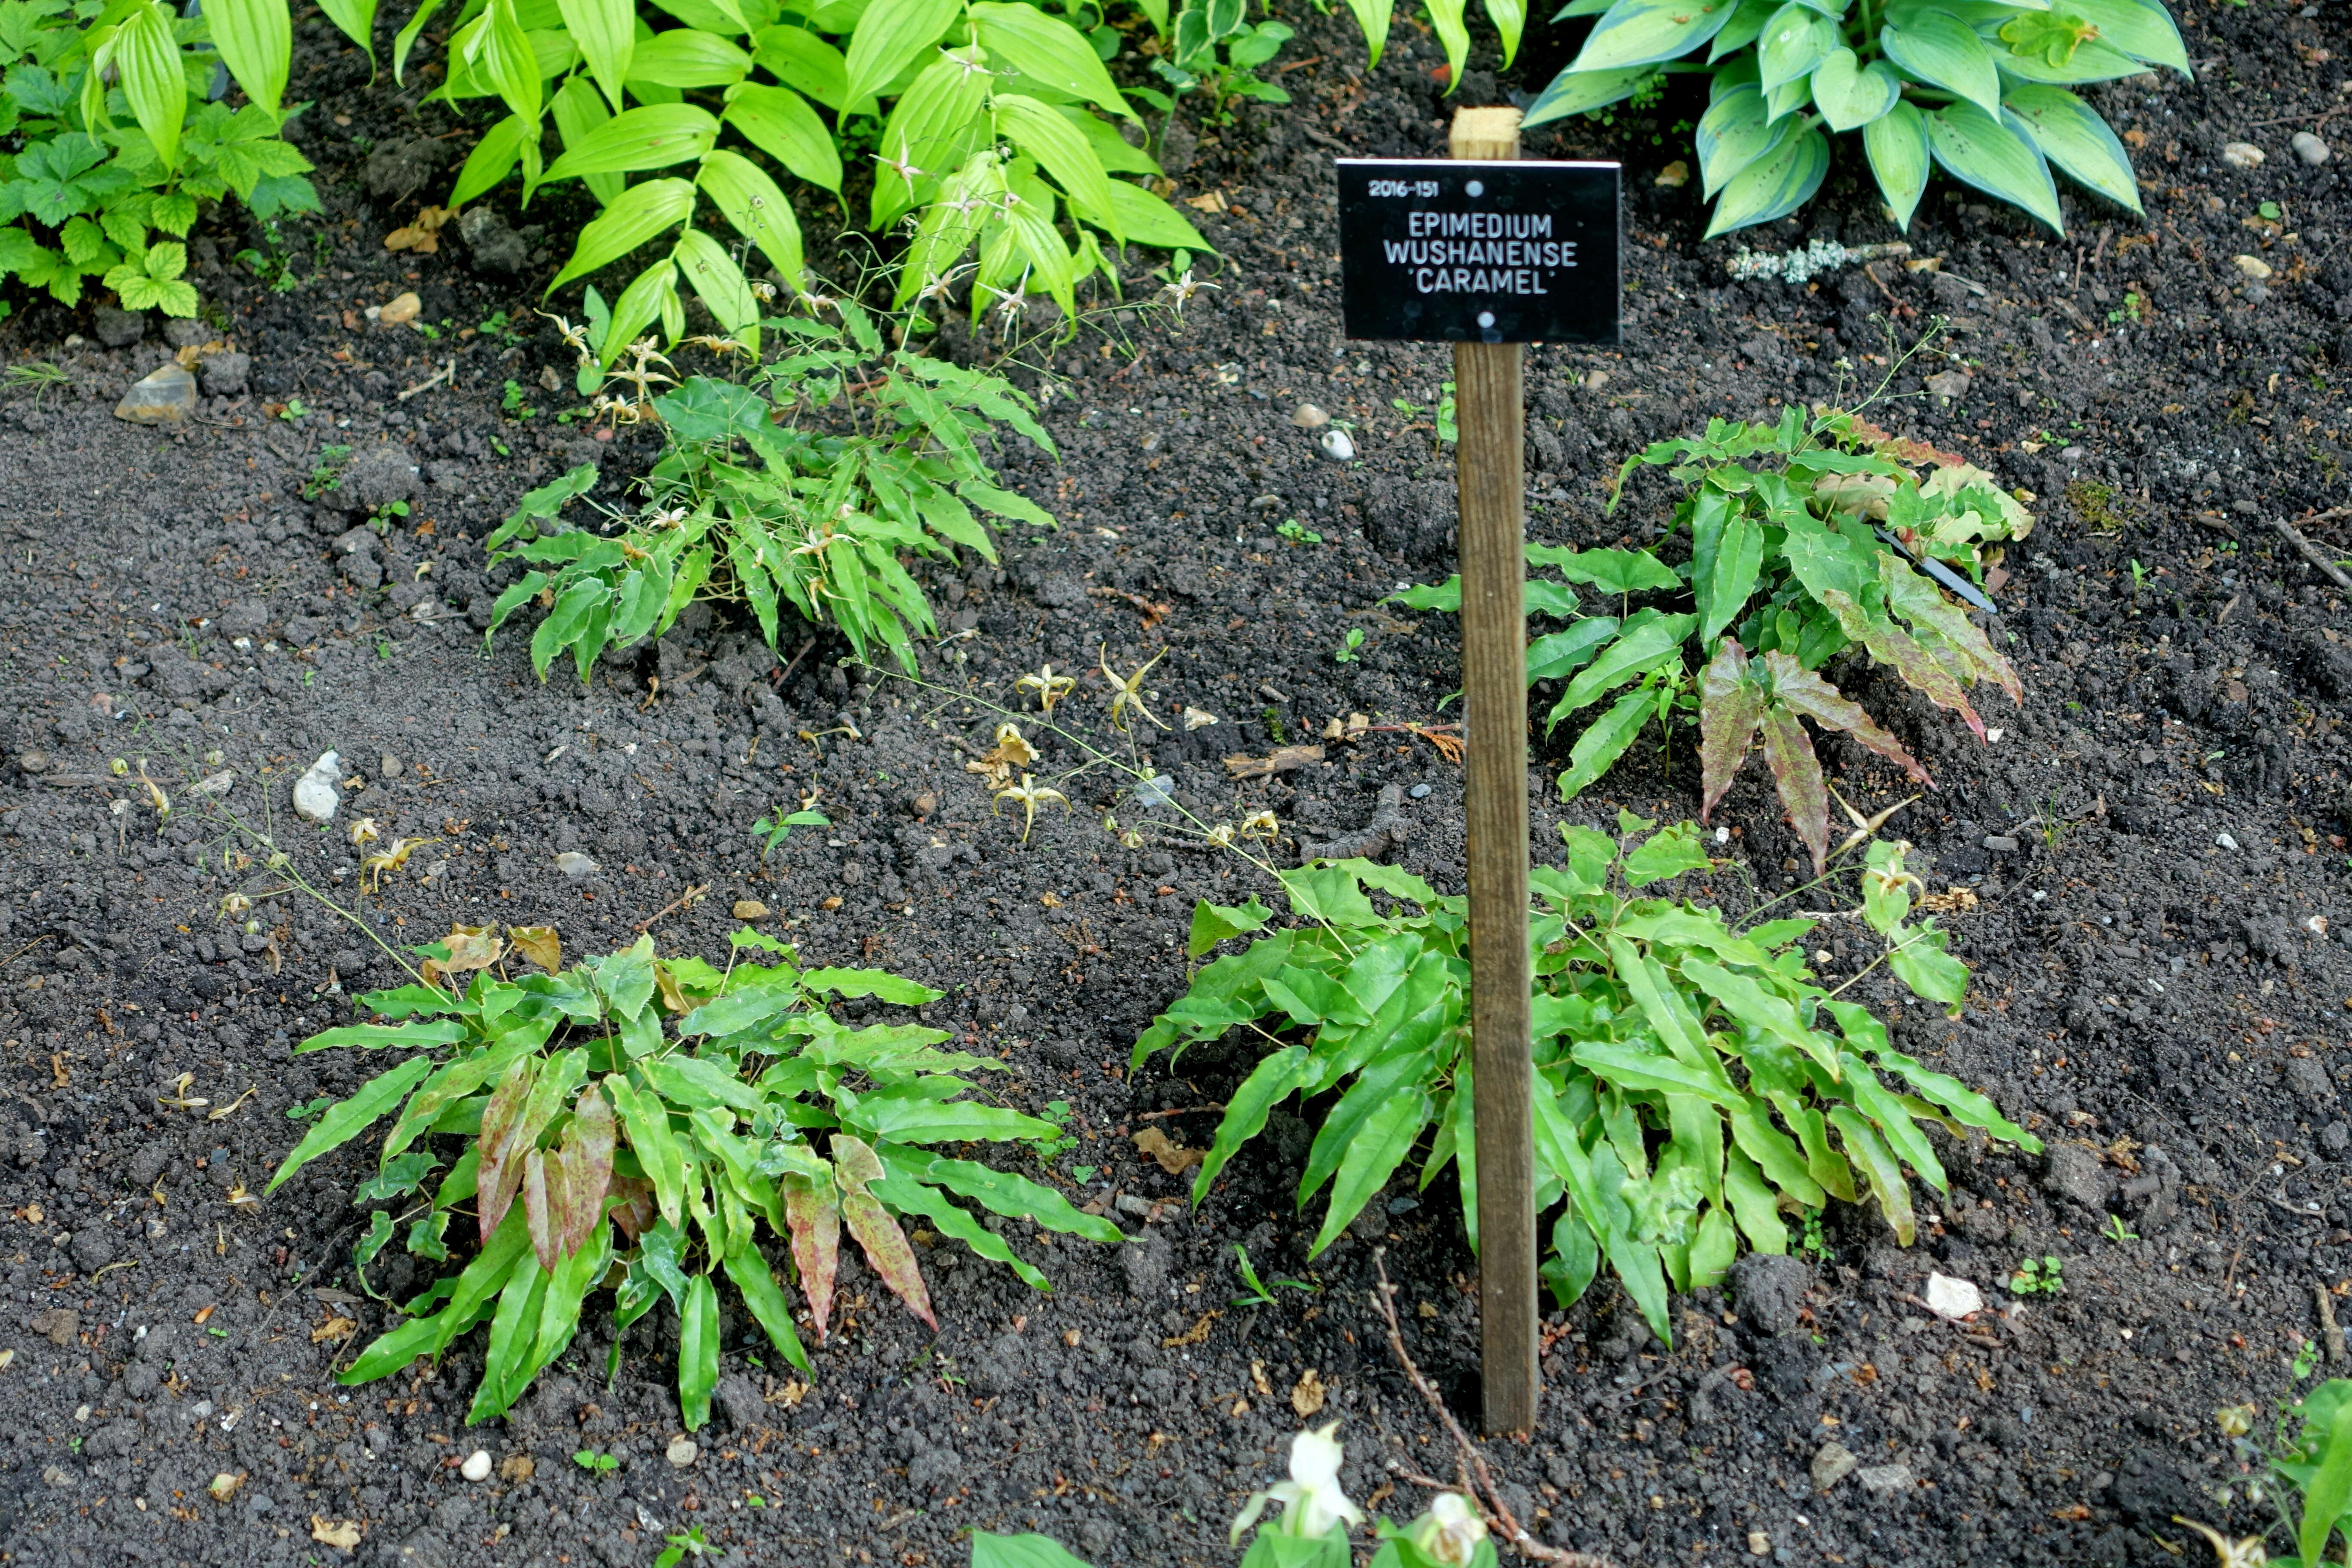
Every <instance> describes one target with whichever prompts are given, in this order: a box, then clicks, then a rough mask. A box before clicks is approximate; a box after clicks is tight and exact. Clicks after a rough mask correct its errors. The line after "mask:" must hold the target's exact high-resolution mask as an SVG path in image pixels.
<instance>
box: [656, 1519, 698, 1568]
mask: <svg viewBox="0 0 2352 1568" xmlns="http://www.w3.org/2000/svg"><path fill="white" fill-rule="evenodd" d="M662 1539H663V1540H664V1541H666V1542H669V1547H668V1549H667V1551H665V1552H663V1553H662V1554H661V1555H660V1556H658V1557H656V1558H655V1559H654V1568H677V1565H678V1564H679V1563H683V1562H685V1561H686V1560H687V1559H688V1557H701V1556H704V1555H706V1554H707V1553H709V1551H710V1549H711V1548H710V1542H708V1541H706V1540H704V1539H703V1536H702V1526H700V1525H698V1524H697V1525H692V1526H689V1527H688V1530H687V1531H686V1533H685V1534H683V1535H665V1536H663V1537H662Z"/></svg>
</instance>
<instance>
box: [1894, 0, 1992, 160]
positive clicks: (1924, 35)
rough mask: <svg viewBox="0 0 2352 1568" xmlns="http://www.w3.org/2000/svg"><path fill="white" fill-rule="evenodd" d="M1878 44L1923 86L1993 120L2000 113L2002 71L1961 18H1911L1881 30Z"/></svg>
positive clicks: (1929, 14) (1918, 14) (1921, 14)
mask: <svg viewBox="0 0 2352 1568" xmlns="http://www.w3.org/2000/svg"><path fill="white" fill-rule="evenodd" d="M1878 42H1879V47H1881V48H1883V49H1885V51H1886V58H1888V59H1890V60H1892V61H1894V62H1895V64H1896V65H1897V66H1900V67H1901V68H1903V69H1905V70H1906V71H1909V72H1910V73H1911V74H1912V75H1913V76H1916V77H1917V78H1918V79H1920V80H1921V81H1925V82H1932V83H1934V84H1935V85H1936V86H1937V87H1940V88H1946V89H1949V90H1951V91H1953V92H1956V93H1958V94H1959V95H1960V97H1961V98H1963V99H1965V100H1968V101H1969V102H1970V103H1972V104H1974V105H1976V106H1977V107H1978V108H1979V109H1981V110H1984V111H1985V112H1986V113H1987V114H1989V115H1990V114H1996V113H1998V112H2000V68H1998V67H1997V66H1995V64H1994V63H1993V57H1992V51H1991V50H1990V49H1989V48H1987V47H1985V42H1984V40H1983V39H1982V38H1979V37H1977V35H1976V33H1975V31H1974V30H1973V29H1972V28H1970V27H1969V26H1968V25H1967V24H1966V23H1964V22H1962V21H1960V20H1959V19H1958V18H1957V17H1954V16H1949V15H1948V14H1946V13H1944V12H1941V11H1924V10H1923V11H1915V12H1907V13H1906V15H1905V21H1904V24H1903V25H1902V26H1896V25H1895V24H1894V23H1892V22H1889V23H1888V24H1886V26H1884V27H1882V28H1880V29H1879V33H1878ZM1970 183H1971V184H1973V183H1974V182H1970Z"/></svg>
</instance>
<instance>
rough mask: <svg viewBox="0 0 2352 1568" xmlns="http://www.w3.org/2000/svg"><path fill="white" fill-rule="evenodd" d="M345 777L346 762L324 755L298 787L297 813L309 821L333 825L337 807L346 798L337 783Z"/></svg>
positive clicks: (334, 755)
mask: <svg viewBox="0 0 2352 1568" xmlns="http://www.w3.org/2000/svg"><path fill="white" fill-rule="evenodd" d="M342 776H343V760H342V758H341V757H339V756H337V755H336V754H335V753H334V752H321V753H320V757H319V760H318V761H317V762H315V763H311V764H310V768H309V769H308V770H307V771H306V772H305V773H303V774H302V776H301V777H300V778H299V779H298V780H296V781H295V784H294V811H295V814H296V815H297V816H300V817H302V818H303V819H304V820H305V821H309V822H332V821H333V820H334V819H335V807H336V806H338V805H341V804H342V798H343V797H342V796H341V795H338V794H337V793H336V792H335V784H336V782H337V781H338V780H340V779H341V777H342Z"/></svg>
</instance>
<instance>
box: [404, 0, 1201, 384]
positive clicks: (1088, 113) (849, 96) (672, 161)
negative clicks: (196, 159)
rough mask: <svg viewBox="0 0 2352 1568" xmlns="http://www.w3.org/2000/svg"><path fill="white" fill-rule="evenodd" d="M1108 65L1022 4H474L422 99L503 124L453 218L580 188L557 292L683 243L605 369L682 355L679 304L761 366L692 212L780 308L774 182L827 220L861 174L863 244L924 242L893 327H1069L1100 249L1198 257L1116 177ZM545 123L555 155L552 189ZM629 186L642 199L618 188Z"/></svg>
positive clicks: (1118, 163)
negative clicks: (942, 299) (967, 315)
mask: <svg viewBox="0 0 2352 1568" xmlns="http://www.w3.org/2000/svg"><path fill="white" fill-rule="evenodd" d="M442 3H443V0H425V4H424V5H421V6H420V7H419V8H418V10H417V12H416V15H415V17H413V18H412V19H411V21H410V22H409V23H408V25H407V26H405V27H404V28H403V29H402V31H401V34H400V37H399V39H398V41H397V43H396V45H395V47H394V70H395V72H399V71H402V70H404V68H405V67H406V63H407V59H408V56H409V52H410V50H411V49H412V48H413V47H414V46H415V42H416V40H417V38H418V37H419V36H420V34H421V32H422V29H423V27H424V26H425V23H426V22H427V21H428V20H429V19H430V18H431V17H433V16H435V15H436V14H437V12H438V11H439V9H440V6H441V5H442ZM673 23H683V24H685V25H684V26H673V25H670V24H673ZM1160 25H1161V26H1164V25H1165V16H1161V17H1160ZM1117 43H1118V35H1117V34H1116V33H1115V32H1112V31H1110V30H1109V29H1108V28H1103V27H1097V28H1095V29H1094V30H1093V33H1092V35H1091V36H1090V35H1089V34H1088V33H1087V32H1082V31H1080V30H1079V28H1078V27H1077V26H1075V25H1073V23H1072V22H1071V21H1069V20H1066V19H1065V18H1064V17H1062V16H1054V15H1052V14H1050V13H1049V12H1047V11H1046V10H1045V9H1043V8H1041V7H1040V6H1037V5H1026V4H1021V3H1018V0H970V3H968V4H967V3H965V0H824V3H822V4H815V5H811V4H807V3H806V0H791V3H789V4H785V3H782V0H663V5H661V6H660V7H659V8H658V9H656V8H655V7H653V6H646V7H642V8H641V7H639V6H638V5H636V4H635V0H466V4H465V5H464V6H463V8H462V9H461V10H460V11H459V13H458V16H457V22H456V25H455V26H453V27H452V29H451V30H450V32H449V35H448V41H447V49H446V78H445V79H444V80H443V82H442V84H441V86H440V87H439V88H438V89H436V90H435V92H434V94H433V96H434V97H436V98H439V99H443V100H447V101H450V102H453V103H457V102H464V101H467V100H476V99H485V98H494V99H496V100H499V102H500V103H502V104H503V105H504V107H505V108H506V110H507V113H506V115H505V117H504V118H502V119H500V120H499V121H497V122H496V123H495V124H493V125H492V126H491V127H490V128H489V130H488V132H485V133H484V135H483V136H482V138H481V140H480V142H478V143H477V145H476V146H475V148H474V150H473V152H472V153H471V154H470V155H469V156H468V157H467V161H466V163H465V165H464V167H463V168H462V169H461V170H460V171H459V174H458V176H457V184H456V187H455V189H454V190H453V192H452V194H451V196H450V205H452V206H457V205H462V204H464V203H466V202H469V201H472V200H474V199H475V198H477V197H478V196H480V195H484V194H486V193H488V191H490V190H491V189H493V188H495V187H496V186H497V185H499V184H500V183H501V182H502V181H504V180H505V179H507V178H508V176H509V174H513V173H514V172H515V171H516V170H517V168H518V167H520V172H521V176H522V187H523V189H522V196H523V200H524V202H525V204H526V205H527V204H528V203H529V202H530V199H531V197H532V196H533V195H535V194H536V193H537V191H538V190H539V188H540V187H541V185H543V184H551V183H555V182H560V181H564V180H569V179H575V178H576V179H578V180H580V181H581V182H582V183H583V184H584V185H585V186H586V188H587V189H588V191H589V193H590V194H591V195H593V198H594V199H595V200H596V202H597V203H598V204H599V205H601V206H602V207H603V209H604V210H603V211H602V212H601V213H600V214H599V216H596V217H595V218H594V219H593V220H592V221H590V222H589V223H588V224H587V225H586V226H584V227H583V229H582V230H581V232H580V236H579V238H578V241H577V243H576V245H575V247H574V249H573V251H572V256H571V258H569V259H568V260H567V262H566V263H565V265H564V267H563V268H562V271H561V272H560V273H558V275H557V276H556V278H555V279H554V282H553V283H552V284H551V285H550V289H551V291H552V289H556V288H560V287H562V285H564V284H566V283H568V282H571V281H572V280H573V279H578V278H582V277H584V276H586V275H588V274H589V273H592V272H594V271H596V270H597V269H598V268H603V267H605V266H607V265H609V264H610V263H612V262H614V261H616V260H618V259H620V258H623V257H625V256H627V255H628V254H630V253H631V252H633V251H635V250H637V249H638V248H639V247H644V246H646V245H648V244H651V243H652V242H654V241H656V240H657V239H660V238H661V237H664V236H667V235H671V234H673V233H675V234H676V236H677V237H676V239H675V240H674V241H672V242H671V243H670V245H669V247H668V248H667V251H666V252H665V253H664V254H662V255H660V256H658V257H657V258H656V259H655V260H654V261H653V262H652V263H651V264H650V265H648V266H647V267H646V268H644V269H643V270H641V271H639V272H638V273H637V274H636V276H635V278H634V279H632V280H631V281H630V282H629V284H628V285H627V286H626V287H625V289H623V290H622V291H621V293H620V295H619V297H618V298H617V299H616V300H614V303H613V306H612V313H613V318H614V331H612V332H611V333H609V334H608V335H607V337H606V340H605V342H604V347H603V349H602V350H601V353H602V356H603V363H604V364H605V365H607V366H610V365H611V364H613V363H615V361H616V360H617V358H618V356H619V355H620V353H622V352H623V350H625V348H626V346H627V345H628V344H630V343H631V342H635V340H636V338H637V337H638V335H639V334H640V333H642V332H644V331H646V329H647V328H649V327H651V326H653V325H655V324H656V323H659V324H660V325H661V326H662V327H663V328H664V330H665V331H666V332H667V335H668V337H669V338H670V339H671V340H673V341H675V340H676V339H677V338H678V337H679V336H681V335H682V334H683V332H684V331H685V301H684V297H683V296H682V295H681V293H680V291H679V290H680V285H681V282H683V283H684V285H685V286H686V287H687V288H688V289H690V290H691V291H692V292H693V293H694V294H695V295H696V296H698V298H699V299H700V300H701V301H702V303H703V304H704V306H705V307H706V308H708V309H709V311H710V313H711V315H712V317H713V318H714V319H715V320H716V321H718V322H719V326H720V327H721V329H722V330H724V331H727V332H729V333H731V334H734V335H736V336H738V337H740V338H742V339H743V340H744V341H745V342H752V343H754V344H756V334H757V333H758V331H760V311H759V310H758V301H757V300H756V298H755V294H754V290H753V289H752V288H751V281H752V280H751V278H750V277H749V276H748V275H747V273H746V270H745V268H744V266H743V265H742V263H741V258H740V257H739V254H738V251H737V249H736V248H735V247H730V244H728V243H725V242H722V240H721V239H719V237H715V235H714V230H713V227H712V220H710V219H708V218H706V217H704V216H702V215H703V214H704V213H705V212H706V211H707V212H709V213H710V214H713V215H715V216H716V218H717V219H719V220H723V222H724V225H725V226H727V227H730V228H731V229H732V230H733V231H734V233H735V235H737V236H739V237H740V240H741V241H742V243H743V244H744V245H745V246H748V247H756V249H757V250H758V252H759V254H760V256H761V258H762V259H763V260H764V261H765V262H766V263H767V265H768V267H769V268H772V270H773V272H774V273H775V275H776V276H777V277H778V278H780V279H782V280H783V282H784V283H785V285H786V286H787V287H788V288H790V289H794V290H799V289H803V287H805V284H804V281H803V246H802V237H801V230H800V225H799V220H798V219H797V218H796V217H795V216H794V214H793V205H792V203H791V202H790V201H789V200H788V199H787V198H786V196H785V195H784V193H783V191H782V189H781V188H780V187H779V186H778V185H777V184H776V183H775V179H774V176H773V175H772V173H771V172H770V168H771V165H774V166H781V167H782V169H783V170H785V171H786V172H788V173H789V174H791V175H792V176H793V177H794V178H796V179H798V180H801V181H803V182H806V183H807V184H810V185H813V186H814V187H817V188H818V189H821V190H824V191H827V192H830V193H832V195H834V197H835V199H836V200H838V199H840V196H841V192H842V187H843V170H844V157H845V153H846V154H847V155H849V156H851V157H860V156H863V157H870V158H871V159H872V160H873V162H874V163H875V167H876V178H875V181H874V188H873V194H872V197H871V202H870V205H869V208H868V211H867V214H866V218H867V222H868V223H869V224H870V225H871V226H873V227H874V228H876V229H877V230H882V229H887V228H888V227H890V226H893V225H895V224H898V222H900V221H901V220H902V219H909V218H911V219H912V221H913V224H914V232H913V235H912V237H911V238H910V240H909V243H908V246H907V247H906V254H905V257H904V262H903V266H902V268H901V269H900V273H899V277H898V282H897V286H896V299H897V303H898V304H900V305H904V304H906V303H908V301H909V300H913V299H914V298H916V297H917V296H918V295H919V294H920V293H922V292H923V291H924V290H926V289H939V288H942V287H944V286H946V285H947V284H949V283H950V282H954V281H958V280H959V279H960V278H963V277H968V279H969V280H970V282H971V285H972V296H971V299H972V305H973V309H974V310H975V312H977V311H978V310H982V309H984V308H986V306H987V305H988V304H989V303H990V301H991V299H992V297H1000V296H1004V295H1008V294H1010V295H1016V296H1017V295H1023V294H1025V293H1028V292H1032V291H1034V292H1037V293H1040V294H1042V295H1044V296H1045V297H1048V298H1050V299H1052V300H1054V301H1055V304H1056V305H1057V306H1058V307H1059V309H1060V310H1061V311H1062V313H1063V314H1064V315H1065V316H1074V315H1075V314H1076V310H1077V306H1076V297H1075V289H1076V285H1077V284H1078V283H1079V281H1081V280H1082V279H1086V278H1087V277H1088V276H1090V275H1091V274H1093V273H1094V272H1096V271H1097V270H1100V271H1102V272H1103V273H1104V274H1105V275H1106V276H1108V277H1110V278H1111V279H1112V280H1113V281H1114V283H1115V282H1116V274H1115V272H1113V270H1112V268H1111V263H1110V261H1109V259H1108V258H1107V257H1106V255H1105V254H1104V251H1103V249H1102V244H1101V238H1102V237H1108V238H1109V239H1110V240H1111V241H1112V242H1113V243H1114V244H1117V245H1125V244H1128V243H1130V242H1134V243H1140V244H1145V245H1150V246H1157V247H1176V248H1183V249H1188V250H1194V251H1202V250H1207V249H1208V248H1209V247H1208V245H1207V243H1206V242H1205V241H1203V240H1202V238H1201V237H1200V235H1199V233H1198V231H1197V230H1195V229H1194V228H1193V227H1192V225H1191V223H1189V222H1188V221H1186V219H1185V218H1184V217H1183V216H1182V215H1181V214H1180V213H1178V212H1177V211H1176V209H1175V208H1173V207H1172V206H1171V205H1169V204H1168V203H1167V202H1165V201H1163V200H1162V199H1161V198H1160V197H1159V196H1157V195H1153V194H1152V193H1151V192H1150V191H1149V190H1147V189H1145V188H1144V187H1143V186H1142V185H1140V184H1136V183H1134V181H1133V180H1132V179H1130V178H1125V177H1121V176H1132V175H1143V176H1153V175H1157V174H1159V172H1160V171H1159V168H1158V166H1157V165H1156V164H1154V163H1152V162H1151V160H1150V158H1149V157H1148V156H1147V155H1145V153H1143V152H1142V151H1141V150H1139V148H1137V147H1134V146H1132V145H1130V144H1129V142H1127V141H1126V140H1125V139H1124V138H1123V137H1121V136H1120V134H1119V133H1118V122H1121V121H1129V122H1132V121H1136V120H1137V116H1136V112H1135V110H1134V109H1133V107H1132V106H1130V105H1129V103H1128V101H1127V100H1126V99H1125V98H1124V97H1123V96H1122V95H1121V94H1120V92H1119V91H1118V88H1117V87H1116V86H1114V85H1113V83H1112V81H1111V79H1110V74H1109V72H1108V70H1107V69H1106V68H1104V65H1103V55H1104V53H1105V51H1106V50H1108V49H1113V48H1116V47H1117ZM828 117H830V118H828ZM550 123H551V124H552V127H553V129H554V131H555V132H556V135H557V137H558V139H559V141H560V142H561V143H562V154H561V155H560V156H559V157H558V158H557V159H556V160H555V161H554V162H553V163H548V164H545V165H544V166H542V155H541V151H540V142H541V136H542V134H543V132H544V131H545V129H546V128H547V127H548V126H549V125H550ZM657 171H681V172H676V173H658V174H657V173H656V172H657ZM637 174H654V175H655V177H653V178H648V179H640V180H637V181H635V183H634V184H633V183H630V178H629V177H630V176H632V175H637ZM719 232H721V233H723V232H724V230H723V229H720V230H719ZM968 255H969V256H971V257H972V259H971V260H970V261H969V262H967V261H966V260H965V258H966V257H967V256H968Z"/></svg>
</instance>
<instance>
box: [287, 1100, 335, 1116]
mask: <svg viewBox="0 0 2352 1568" xmlns="http://www.w3.org/2000/svg"><path fill="white" fill-rule="evenodd" d="M334 1103H335V1101H334V1097H333V1096H332V1095H325V1094H322V1095H320V1096H319V1097H318V1098H317V1099H315V1100H311V1101H310V1102H309V1103H308V1104H305V1105H289V1106H288V1107H287V1108H286V1120H288V1121H310V1118H312V1117H313V1116H316V1115H318V1114H319V1112H320V1111H322V1110H326V1109H327V1107H329V1106H331V1105H332V1104H334Z"/></svg>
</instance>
